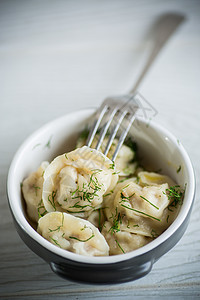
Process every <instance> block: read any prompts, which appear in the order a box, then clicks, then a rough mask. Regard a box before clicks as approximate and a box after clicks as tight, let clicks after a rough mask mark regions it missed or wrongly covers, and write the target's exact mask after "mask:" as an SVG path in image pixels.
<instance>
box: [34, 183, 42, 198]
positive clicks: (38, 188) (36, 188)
mask: <svg viewBox="0 0 200 300" xmlns="http://www.w3.org/2000/svg"><path fill="white" fill-rule="evenodd" d="M33 188H34V189H35V195H36V196H37V195H38V193H37V191H38V190H40V189H41V187H40V186H36V185H33Z"/></svg>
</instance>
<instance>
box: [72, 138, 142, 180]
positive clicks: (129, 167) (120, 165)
mask: <svg viewBox="0 0 200 300" xmlns="http://www.w3.org/2000/svg"><path fill="white" fill-rule="evenodd" d="M98 137H99V136H98V135H96V136H95V138H94V140H93V142H92V145H91V148H95V146H96V143H97V141H98ZM85 141H86V139H85V137H84V138H82V137H80V138H79V139H78V141H77V148H79V147H82V146H83V145H85ZM107 142H108V137H105V138H104V140H103V143H102V145H101V147H100V151H101V152H102V153H103V152H104V150H105V148H106V145H107ZM118 142H119V141H118V139H114V140H113V143H112V145H111V147H110V150H109V151H108V154H107V156H108V158H110V159H111V158H112V156H113V154H114V152H115V148H116V145H117V144H118ZM134 157H135V152H134V151H133V150H132V149H131V148H130V147H128V146H127V145H125V144H123V145H122V146H121V148H120V150H119V153H118V155H117V157H116V159H115V164H116V171H117V173H118V175H119V176H129V175H131V174H134V172H135V170H136V168H137V162H133V159H134Z"/></svg>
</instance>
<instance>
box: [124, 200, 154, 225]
mask: <svg viewBox="0 0 200 300" xmlns="http://www.w3.org/2000/svg"><path fill="white" fill-rule="evenodd" d="M121 206H123V207H125V208H127V209H130V210H132V211H135V212H137V213H139V214H142V215H145V216H147V217H149V218H152V219H154V220H157V221H159V222H160V219H158V218H155V217H154V216H151V215H148V214H146V213H145V212H143V211H140V210H137V209H135V208H131V207H128V206H126V205H124V204H121Z"/></svg>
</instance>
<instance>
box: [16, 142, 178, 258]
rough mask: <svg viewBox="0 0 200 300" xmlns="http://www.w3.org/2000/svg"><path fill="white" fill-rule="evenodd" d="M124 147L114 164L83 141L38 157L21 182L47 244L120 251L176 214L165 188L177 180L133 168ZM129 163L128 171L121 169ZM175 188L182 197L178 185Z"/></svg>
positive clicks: (90, 252)
mask: <svg viewBox="0 0 200 300" xmlns="http://www.w3.org/2000/svg"><path fill="white" fill-rule="evenodd" d="M79 146H80V145H79ZM128 148H129V147H128V146H126V147H125V148H122V150H121V152H120V156H119V157H118V159H117V160H116V165H115V164H114V163H113V162H112V161H111V160H110V159H109V158H108V157H106V156H105V155H104V154H102V152H100V151H97V150H95V149H92V148H89V147H87V146H81V147H80V148H77V149H75V150H74V151H71V152H69V153H65V154H63V155H60V156H58V157H56V158H55V159H54V160H53V161H52V162H51V163H50V164H49V163H48V162H43V163H42V164H41V166H40V167H39V168H38V170H37V171H36V172H33V173H31V174H30V175H29V176H28V177H27V178H26V179H25V180H24V181H23V184H22V192H23V196H24V199H25V202H26V207H27V214H28V216H29V218H30V219H31V220H32V221H33V222H36V223H37V231H38V232H39V233H40V234H41V235H42V236H43V237H44V238H45V239H47V240H48V241H49V242H51V243H52V244H54V245H56V246H58V247H60V248H63V249H65V250H68V251H71V252H74V253H77V254H81V255H87V256H107V255H116V254H123V253H126V252H129V251H132V250H134V249H137V248H139V247H142V246H144V245H145V244H147V243H149V242H150V241H151V240H152V239H154V238H156V237H157V236H159V235H160V234H161V233H162V232H163V231H164V230H165V229H166V228H167V227H168V226H169V225H170V224H171V223H172V221H173V220H174V218H175V216H176V213H177V209H174V208H177V207H175V205H173V209H169V208H170V205H172V203H174V195H171V194H170V192H169V191H170V188H171V187H174V189H175V187H177V186H176V185H175V183H174V182H173V181H172V180H171V178H169V177H168V176H165V175H160V174H157V173H153V172H146V171H144V170H142V171H141V169H137V168H136V164H137V162H135V161H134V160H133V158H134V152H133V150H132V149H130V148H129V149H128ZM131 153H133V154H132V155H130V154H131ZM117 163H118V165H117ZM129 163H130V166H131V172H127V173H125V172H124V168H125V167H127V166H128V165H129ZM122 167H123V169H122ZM136 169H137V170H136ZM172 190H173V189H171V191H172ZM175 192H176V193H178V195H179V196H180V198H182V197H183V192H182V191H181V190H180V189H179V190H176V191H175Z"/></svg>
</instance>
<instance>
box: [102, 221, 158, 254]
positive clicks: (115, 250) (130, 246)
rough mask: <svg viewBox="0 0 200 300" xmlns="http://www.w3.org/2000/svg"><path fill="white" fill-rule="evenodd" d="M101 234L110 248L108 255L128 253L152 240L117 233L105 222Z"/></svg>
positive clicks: (136, 235) (131, 234)
mask: <svg viewBox="0 0 200 300" xmlns="http://www.w3.org/2000/svg"><path fill="white" fill-rule="evenodd" d="M102 234H103V235H104V237H105V239H106V241H107V243H108V245H109V247H110V251H109V254H110V255H117V254H123V253H127V252H130V251H132V250H135V249H138V248H140V247H142V246H144V245H146V244H147V243H149V242H150V241H151V240H152V238H148V237H145V236H142V235H139V234H134V233H130V232H127V231H123V230H119V231H117V230H115V229H113V225H112V224H111V223H110V222H105V224H104V226H103V230H102Z"/></svg>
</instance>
